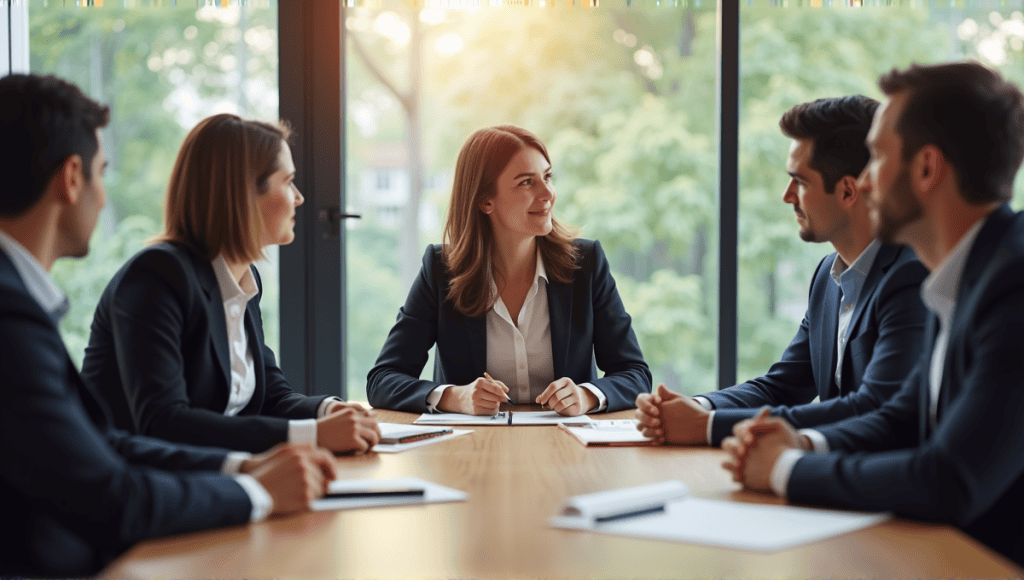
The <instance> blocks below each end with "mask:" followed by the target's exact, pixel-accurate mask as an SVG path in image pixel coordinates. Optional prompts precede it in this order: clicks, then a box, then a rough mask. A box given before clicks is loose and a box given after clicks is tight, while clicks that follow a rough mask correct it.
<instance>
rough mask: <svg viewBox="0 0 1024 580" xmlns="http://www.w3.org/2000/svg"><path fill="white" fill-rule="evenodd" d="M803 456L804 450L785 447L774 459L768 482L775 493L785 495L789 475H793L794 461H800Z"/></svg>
mask: <svg viewBox="0 0 1024 580" xmlns="http://www.w3.org/2000/svg"><path fill="white" fill-rule="evenodd" d="M803 456H804V452H803V451H801V450H799V449H787V450H785V451H783V452H782V454H781V455H779V458H778V459H777V460H775V465H774V466H773V467H772V473H771V478H770V479H769V484H770V485H771V486H772V491H774V492H775V495H778V496H780V497H786V489H787V488H788V487H789V476H791V475H793V468H794V467H796V462H797V461H800V458H801V457H803Z"/></svg>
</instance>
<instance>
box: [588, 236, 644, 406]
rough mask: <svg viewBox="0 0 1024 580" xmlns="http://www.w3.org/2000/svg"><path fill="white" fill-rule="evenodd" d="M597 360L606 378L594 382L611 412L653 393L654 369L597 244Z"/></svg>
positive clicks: (595, 355) (595, 329) (595, 299)
mask: <svg viewBox="0 0 1024 580" xmlns="http://www.w3.org/2000/svg"><path fill="white" fill-rule="evenodd" d="M594 259H595V267H594V275H593V301H594V359H595V361H596V362H597V366H598V367H599V368H600V369H601V370H602V371H604V373H605V374H604V377H602V378H600V379H597V380H595V381H591V383H592V384H593V385H594V386H595V387H597V388H598V389H601V392H602V393H604V395H605V397H607V398H608V408H607V411H609V412H612V411H621V410H623V409H631V408H633V407H635V406H636V405H635V401H636V397H637V395H640V394H641V393H649V392H651V369H650V368H649V367H648V366H647V363H646V362H645V361H644V355H643V353H642V352H640V344H639V343H638V342H637V339H636V333H634V332H633V327H632V319H631V318H630V316H629V314H628V313H627V312H626V308H625V307H624V306H623V305H622V299H621V298H619V291H618V290H617V289H616V287H615V279H614V278H613V277H612V274H611V271H610V269H609V266H608V258H607V257H605V255H604V250H602V249H601V243H600V242H597V241H595V242H594Z"/></svg>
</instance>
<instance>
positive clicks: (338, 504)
mask: <svg viewBox="0 0 1024 580" xmlns="http://www.w3.org/2000/svg"><path fill="white" fill-rule="evenodd" d="M382 487H385V488H392V487H413V488H422V489H423V491H424V493H423V495H422V496H395V497H357V498H338V499H318V500H316V501H314V502H312V503H310V504H309V508H310V509H311V510H313V511H325V510H348V509H355V508H365V507H378V506H390V505H409V504H425V503H443V502H451V501H466V498H467V497H469V494H467V493H466V492H464V491H459V490H457V489H452V488H450V487H444V486H443V485H438V484H436V483H431V482H429V481H427V480H425V479H420V478H418V477H403V478H400V479H349V480H343V479H336V480H334V481H332V482H331V485H330V488H329V491H330V492H331V493H341V492H346V491H362V490H373V489H375V488H377V489H379V488H382Z"/></svg>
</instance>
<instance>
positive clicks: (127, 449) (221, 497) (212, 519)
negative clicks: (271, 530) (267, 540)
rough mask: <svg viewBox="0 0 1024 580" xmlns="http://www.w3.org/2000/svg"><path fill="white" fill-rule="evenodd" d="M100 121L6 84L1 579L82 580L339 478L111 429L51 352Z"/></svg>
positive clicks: (98, 404) (103, 118)
mask: <svg viewBox="0 0 1024 580" xmlns="http://www.w3.org/2000/svg"><path fill="white" fill-rule="evenodd" d="M108 117H109V110H108V108H107V107H104V106H100V105H99V104H97V103H96V102H94V101H92V100H91V99H89V98H88V97H86V96H85V95H84V94H82V92H81V91H80V90H79V89H78V87H76V86H74V85H72V84H71V83H68V82H66V81H63V80H61V79H59V78H56V77H52V76H38V75H11V76H7V77H5V78H3V79H0V135H3V141H2V143H0V148H2V149H0V172H2V173H3V175H4V176H5V179H6V183H5V187H4V188H2V189H0V373H2V374H3V381H2V382H0V513H2V514H3V520H4V527H5V528H6V529H7V531H8V532H9V533H8V534H5V535H4V541H3V542H2V543H0V576H8V575H15V574H17V575H32V576H38V575H48V576H58V575H59V576H65V575H91V574H94V573H96V572H97V571H99V570H100V568H101V567H102V566H103V565H104V564H105V563H106V562H107V561H108V560H110V559H111V558H113V557H115V556H117V555H118V554H120V553H121V552H123V551H124V550H126V549H127V548H128V547H130V546H131V545H132V544H133V543H135V542H137V541H139V540H142V539H145V538H150V537H154V536H161V535H166V534H175V533H182V532H189V531H193V530H199V529H204V528H210V527H215V526H224V525H230V524H240V523H243V522H246V521H255V520H260V519H263V518H265V517H266V516H267V515H268V514H269V513H288V512H294V511H299V510H302V509H308V505H309V501H310V500H312V499H313V498H315V497H319V496H320V495H322V494H323V492H324V490H325V489H326V485H327V482H328V481H329V480H330V479H333V478H334V475H335V471H334V466H333V463H332V459H331V457H330V455H329V454H327V453H326V452H324V451H323V450H317V449H314V448H312V447H300V446H279V447H276V448H274V449H272V450H270V451H268V452H266V453H264V454H262V455H258V456H250V455H249V454H238V453H229V452H227V451H224V450H218V449H209V448H200V447H185V446H178V445H170V444H167V443H163V442H161V441H158V440H156V439H149V438H146V437H137V436H130V435H127V434H125V433H123V432H120V431H116V430H114V429H112V428H110V426H109V425H110V420H109V414H108V413H107V410H106V407H105V406H104V404H103V403H102V401H101V399H100V398H99V397H98V396H97V395H96V393H94V392H93V391H92V390H91V388H90V387H88V386H87V385H86V384H85V383H83V382H82V380H81V378H80V377H79V375H78V370H77V369H76V368H75V365H74V363H73V362H72V361H71V358H70V357H69V356H68V353H67V350H66V349H65V347H64V344H63V342H62V341H61V337H60V334H59V332H58V330H57V323H58V321H59V320H60V318H61V317H62V316H63V314H64V313H65V312H66V311H67V297H66V296H65V295H64V293H63V292H62V291H61V290H60V289H59V288H58V287H57V286H56V285H55V284H54V283H53V281H52V280H51V279H50V277H49V274H48V272H49V270H50V267H51V266H52V265H53V262H54V260H56V259H57V258H60V257H63V256H84V255H85V254H86V253H87V251H88V248H89V237H90V236H91V234H92V231H93V228H94V227H95V225H96V219H97V217H98V215H99V211H100V209H102V208H103V205H104V203H105V192H104V189H103V172H104V168H105V167H106V164H107V162H106V156H105V155H104V152H103V142H102V139H101V137H100V133H99V129H100V128H101V127H103V126H105V125H106V124H107V121H108ZM218 471H220V472H223V473H218ZM230 474H234V475H230Z"/></svg>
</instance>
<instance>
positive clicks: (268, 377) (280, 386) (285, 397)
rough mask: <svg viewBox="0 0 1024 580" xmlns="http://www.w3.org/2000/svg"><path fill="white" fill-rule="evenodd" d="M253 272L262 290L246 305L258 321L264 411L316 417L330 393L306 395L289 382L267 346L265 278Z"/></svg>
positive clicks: (254, 270) (257, 330) (291, 415)
mask: <svg viewBox="0 0 1024 580" xmlns="http://www.w3.org/2000/svg"><path fill="white" fill-rule="evenodd" d="M252 272H253V277H254V278H255V279H256V285H257V286H258V287H259V293H258V294H257V295H256V297H255V298H253V299H252V300H251V301H250V303H249V304H248V305H247V308H248V310H249V311H250V312H252V316H253V320H254V321H255V338H254V339H251V340H256V341H258V342H259V348H260V352H261V354H262V358H263V381H264V389H265V391H264V392H265V397H264V402H263V410H262V413H261V414H264V415H271V416H273V417H284V418H286V419H312V418H316V413H317V410H318V409H319V407H320V403H322V402H323V400H324V399H326V398H327V397H328V395H318V396H314V397H307V396H306V395H303V394H302V393H296V392H295V391H294V390H293V389H292V388H291V385H289V384H288V379H287V378H285V376H284V371H282V370H281V367H279V366H278V365H277V357H275V356H274V351H273V350H271V349H270V347H269V346H267V343H266V339H265V337H264V335H263V314H262V312H261V311H260V299H261V298H263V281H262V280H261V279H260V275H259V272H257V271H256V268H255V267H253V268H252Z"/></svg>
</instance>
